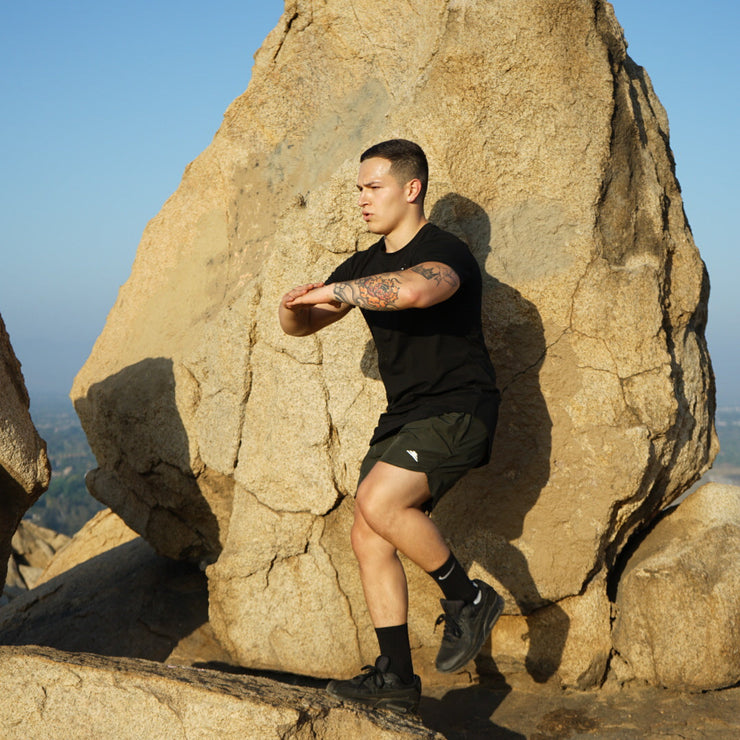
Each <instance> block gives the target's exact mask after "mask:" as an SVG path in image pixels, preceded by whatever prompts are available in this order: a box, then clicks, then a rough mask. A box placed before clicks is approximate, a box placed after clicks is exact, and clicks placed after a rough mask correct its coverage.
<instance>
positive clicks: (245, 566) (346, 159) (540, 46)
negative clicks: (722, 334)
mask: <svg viewBox="0 0 740 740" xmlns="http://www.w3.org/2000/svg"><path fill="white" fill-rule="evenodd" d="M255 59H256V61H255V66H254V69H253V74H252V80H251V82H250V85H249V88H248V89H247V91H246V92H245V93H244V95H242V96H241V97H240V98H238V99H237V100H236V101H235V102H234V103H233V104H232V105H231V107H230V108H229V110H228V111H227V113H226V116H225V118H224V122H223V124H222V126H221V128H220V130H219V131H218V133H217V135H216V136H215V138H214V140H213V142H212V144H211V145H210V146H209V147H208V149H207V150H206V151H205V152H204V153H203V154H202V155H201V156H200V157H198V159H197V160H195V162H193V163H192V164H191V165H190V166H189V167H188V168H187V170H186V172H185V175H184V177H183V181H182V183H181V186H180V188H179V189H178V191H177V192H176V193H175V194H174V195H173V196H172V197H171V198H170V199H169V200H168V202H167V203H166V204H165V206H164V207H163V209H162V211H161V212H160V213H159V215H158V216H157V217H156V218H154V219H153V221H152V222H151V223H150V224H149V225H148V227H147V229H146V231H145V234H144V237H143V239H142V242H141V245H140V246H139V250H138V253H137V257H136V261H135V263H134V267H133V270H132V274H131V277H130V278H129V280H128V282H127V283H126V284H125V286H124V287H123V288H122V289H121V292H120V294H119V297H118V300H117V302H116V304H115V306H114V307H113V310H112V311H111V313H110V315H109V317H108V321H107V323H106V326H105V329H104V331H103V333H102V334H101V336H100V337H99V339H98V341H97V342H96V344H95V347H94V349H93V352H92V354H91V356H90V358H89V359H88V361H87V363H86V364H85V366H84V367H83V368H82V370H81V371H80V373H79V375H78V376H77V378H76V380H75V384H74V387H73V391H72V395H73V399H74V401H75V405H76V408H77V410H78V412H79V414H80V418H81V420H82V423H83V426H84V428H85V430H86V432H87V434H88V438H89V440H90V444H91V446H92V448H93V451H94V452H95V454H96V456H97V460H98V465H99V467H98V469H97V470H96V471H95V472H94V473H92V474H91V476H90V478H89V485H90V488H91V491H92V492H93V494H94V495H95V496H96V497H98V498H99V499H101V500H102V501H104V502H105V503H107V504H108V505H110V506H111V507H112V508H113V509H114V510H115V511H116V512H117V513H118V514H120V516H122V517H123V518H124V519H125V521H126V522H127V523H128V524H129V525H130V526H131V527H132V528H134V529H135V530H136V531H137V532H140V533H141V534H142V535H143V536H145V537H146V538H147V540H148V541H150V542H151V543H152V544H153V545H154V547H155V548H156V549H157V550H158V551H159V552H160V553H163V554H165V555H169V556H172V557H178V558H189V559H192V560H201V561H206V562H210V563H213V564H212V565H210V567H209V570H208V571H207V572H208V578H209V592H210V613H211V620H212V623H213V626H214V628H215V630H216V632H217V634H218V637H219V639H220V640H221V642H222V643H223V644H224V645H225V646H226V647H228V649H229V650H230V652H231V653H232V655H233V656H234V658H235V659H236V660H238V661H240V662H242V663H244V664H246V665H255V666H263V667H269V668H280V669H284V670H292V671H298V672H304V671H305V672H314V673H317V674H321V675H329V674H333V675H336V674H349V673H351V672H353V671H355V670H356V669H357V663H358V660H365V661H367V660H370V659H371V658H372V657H373V652H374V649H375V648H374V638H373V634H372V629H371V626H370V624H369V621H368V619H367V616H366V612H365V608H364V604H363V597H362V591H361V587H360V584H359V580H358V575H357V569H356V565H355V563H354V561H353V557H352V554H351V551H350V548H349V538H348V532H349V527H350V522H351V518H352V505H353V502H352V493H353V490H354V486H355V481H356V476H357V472H358V468H359V463H360V460H361V458H362V455H363V452H364V449H365V446H366V443H367V440H368V437H369V435H370V432H371V430H372V428H373V426H374V424H375V421H376V418H377V415H378V413H379V412H380V411H381V410H382V407H383V405H384V393H383V389H382V386H381V384H380V382H379V380H378V375H377V367H376V364H375V359H374V354H373V350H372V347H371V345H370V344H369V334H368V332H367V331H366V329H365V327H364V325H363V323H362V319H361V317H360V316H359V312H353V313H352V314H350V315H349V316H348V317H347V318H346V319H345V320H344V321H342V322H339V323H338V324H336V325H334V326H332V327H330V328H328V329H327V330H326V331H324V332H322V333H320V334H319V335H317V336H313V337H310V338H303V339H298V338H294V337H287V336H285V335H283V334H282V332H281V331H280V328H279V326H278V323H277V320H276V307H277V304H278V300H279V297H280V296H281V294H282V293H284V292H285V290H286V289H287V288H289V287H291V286H293V285H295V284H298V283H301V282H305V281H307V280H318V279H322V278H323V277H325V276H326V275H327V274H328V273H329V272H330V270H331V269H332V268H333V267H334V266H335V265H336V264H337V263H339V262H340V261H341V260H343V259H345V258H346V257H347V256H348V255H349V254H351V253H352V252H354V251H355V250H357V249H362V248H364V247H366V246H367V245H368V244H369V243H371V241H373V240H374V238H375V237H373V236H372V235H368V234H366V233H363V230H362V224H361V221H360V219H359V217H358V214H357V212H356V210H357V209H356V205H355V196H354V194H353V190H354V188H353V183H354V180H355V177H356V167H357V158H358V155H359V153H360V152H361V151H362V150H363V149H364V148H365V147H366V146H368V145H370V144H372V143H375V142H377V141H380V140H382V139H386V138H390V137H392V136H404V137H406V138H411V139H414V140H417V141H418V142H419V143H421V144H422V145H423V147H424V148H425V150H426V151H427V154H428V155H429V159H430V165H431V173H432V175H431V180H432V184H431V186H430V190H429V195H428V211H429V213H430V216H431V219H432V220H433V221H435V222H436V223H438V224H439V225H440V226H442V227H445V228H448V229H450V230H452V231H454V232H456V233H457V234H459V235H460V236H461V237H462V238H464V239H465V240H466V241H467V242H468V244H469V245H470V247H471V249H472V251H473V253H474V254H475V256H476V257H477V259H478V260H479V262H480V264H481V266H482V268H483V271H484V284H485V295H484V324H485V333H486V338H487V341H488V344H489V347H490V350H491V355H492V357H493V361H494V364H495V365H496V368H497V371H498V376H499V380H500V385H501V389H502V393H503V403H502V407H501V416H500V424H499V429H498V432H497V437H496V442H495V445H494V454H493V459H492V462H491V464H490V465H488V466H487V467H486V468H484V469H481V470H479V471H476V472H475V473H473V474H471V475H469V476H467V477H466V479H465V480H464V481H463V482H462V483H461V484H460V485H458V486H457V487H456V488H455V489H454V490H453V491H451V492H450V494H449V495H448V496H447V497H446V498H445V499H444V500H443V502H442V503H441V505H440V506H439V508H438V510H437V512H436V513H435V517H436V519H437V521H438V522H439V524H440V526H441V527H442V529H443V531H444V532H445V534H446V536H447V537H448V538H449V539H450V541H451V543H452V545H453V548H454V549H455V551H456V552H457V554H458V557H459V558H460V559H461V560H462V561H463V562H464V564H465V565H466V566H469V567H470V570H471V572H472V574H473V575H474V576H481V577H484V578H486V579H488V580H490V581H492V582H494V583H495V584H496V586H497V588H499V589H500V590H501V591H502V592H503V593H504V594H505V596H506V603H507V605H506V613H507V614H508V615H512V616H516V615H523V616H525V617H526V616H528V615H530V614H533V613H534V612H535V611H537V610H538V609H549V610H551V611H552V609H553V607H556V608H558V609H560V610H561V611H562V612H564V613H565V614H568V613H571V612H572V613H577V612H578V609H577V608H576V607H575V605H574V604H573V603H570V602H568V604H567V607H566V605H565V601H566V600H570V599H573V598H580V595H581V594H586V593H595V592H594V591H593V589H592V588H591V584H592V583H597V582H601V581H603V577H604V573H605V571H606V570H607V569H608V568H609V567H610V566H611V564H612V563H613V562H614V561H615V559H616V556H617V555H618V553H619V551H620V550H621V548H622V547H623V545H624V543H625V542H626V541H627V539H628V538H629V537H630V535H631V534H632V533H633V532H634V531H635V530H636V529H637V528H640V527H643V526H644V525H645V523H646V522H648V521H650V520H651V519H652V518H653V517H654V516H655V514H656V512H657V511H659V510H660V509H661V508H662V507H663V506H665V505H666V504H667V503H669V502H671V501H673V500H674V499H675V498H676V497H678V496H679V495H680V494H681V493H682V492H683V491H684V490H686V489H687V488H688V486H689V485H690V484H691V483H693V482H694V481H695V480H696V479H697V478H698V477H699V476H700V474H701V473H702V472H703V471H704V470H705V469H706V468H707V466H708V465H709V463H710V462H711V460H712V459H713V456H714V455H715V454H716V449H717V443H716V436H715V433H714V428H713V408H714V388H713V379H712V371H711V367H710V361H709V357H708V354H707V349H706V343H705V338H704V327H705V320H706V307H707V295H708V280H707V275H706V270H705V268H704V265H703V263H702V260H701V258H700V256H699V253H698V251H697V249H696V246H695V245H694V242H693V240H692V237H691V232H690V229H689V226H688V224H687V222H686V218H685V215H684V212H683V207H682V202H681V195H680V190H679V186H678V183H677V182H676V178H675V173H674V166H673V158H672V155H671V151H670V149H669V145H668V121H667V118H666V114H665V111H664V110H663V108H662V107H661V105H660V102H659V101H658V99H657V97H656V96H655V94H654V92H653V90H652V87H651V84H650V80H649V78H648V76H647V74H646V73H645V71H644V70H643V69H641V68H640V67H638V66H637V65H636V64H635V63H634V62H633V61H632V60H631V59H630V58H629V57H628V56H627V54H626V44H625V41H624V38H623V35H622V30H621V28H620V26H619V24H618V23H617V21H616V20H615V18H614V14H613V10H612V8H611V6H610V5H609V4H608V3H605V2H601V1H600V0H556V1H553V0H533V2H528V3H516V2H512V1H511V0H497V1H495V2H492V1H490V0H466V1H465V2H449V0H430V2H428V3H426V4H425V6H424V12H423V13H419V12H418V9H417V8H416V7H415V6H414V4H413V3H397V4H394V5H392V6H384V7H383V10H382V12H378V8H377V7H376V6H374V5H373V4H372V3H371V4H369V5H364V6H362V7H359V6H358V7H355V6H351V5H349V4H347V3H345V2H341V0H327V2H324V3H321V4H317V3H310V2H307V1H304V0H291V2H288V3H287V5H286V11H285V13H284V15H283V17H282V18H281V20H280V23H279V24H278V26H277V28H276V29H275V30H274V31H273V32H272V33H271V34H270V35H269V36H268V38H267V40H266V41H265V43H264V45H263V46H262V48H261V49H260V51H259V52H258V53H257V55H256V58H255ZM214 561H215V562H214ZM409 577H410V586H411V590H412V594H413V598H412V604H413V609H412V612H411V615H410V625H411V631H412V640H413V644H414V646H415V650H417V652H418V651H422V652H423V651H425V650H427V651H428V650H432V649H433V646H434V645H436V644H438V640H439V635H433V634H432V624H433V621H434V617H436V614H437V612H438V605H436V599H437V596H438V594H437V591H436V586H435V585H434V584H433V583H432V582H431V581H430V579H428V577H427V576H426V575H425V574H423V573H421V572H420V571H418V569H416V568H414V567H412V566H409ZM597 601H599V600H598V599H597ZM560 602H563V603H564V605H563V606H562V608H561V607H560V606H558V604H559V603H560ZM599 603H601V602H600V601H599ZM599 609H601V606H600V607H599ZM598 613H599V614H600V613H601V611H599V612H598ZM579 619H580V618H579ZM576 621H578V620H576ZM596 622H597V623H598V624H599V627H598V629H599V630H600V631H601V632H600V635H599V637H598V638H595V639H594V640H593V642H592V643H591V644H592V646H593V652H592V654H591V655H590V656H586V655H580V657H579V658H578V660H577V661H576V662H575V663H574V664H573V665H572V666H571V668H570V669H569V673H568V675H569V676H570V679H569V682H575V683H576V684H582V683H583V682H584V681H585V680H586V679H585V678H584V676H590V675H596V674H598V673H599V670H600V669H599V666H600V665H601V662H602V654H603V644H604V641H605V640H606V639H608V630H609V625H608V620H605V619H600V618H598V619H596ZM596 622H595V623H596ZM539 623H540V624H549V623H550V622H548V621H547V618H546V617H544V616H543V618H542V620H541V621H540V622H539ZM553 623H557V624H560V625H562V623H563V620H561V619H556V620H554V622H553ZM536 635H537V638H536V639H537V640H539V641H542V640H545V641H546V640H548V639H549V638H548V633H547V630H537V631H536ZM558 639H559V642H558V644H559V645H560V646H561V648H562V650H561V652H562V654H563V655H566V654H573V655H575V653H573V652H571V653H569V650H570V648H568V647H567V636H563V635H561V636H560V637H559V638H558ZM337 641H338V642H337ZM552 652H553V651H549V654H548V651H547V650H546V649H545V648H544V647H543V646H541V645H530V646H529V648H528V652H527V654H528V656H530V657H532V656H542V661H541V662H542V665H540V666H539V667H537V666H533V667H532V670H533V671H535V670H536V671H537V672H538V673H539V674H540V675H545V674H548V673H551V672H552V670H554V668H556V667H557V666H553V661H552ZM556 652H557V651H556ZM578 666H580V668H579V667H578Z"/></svg>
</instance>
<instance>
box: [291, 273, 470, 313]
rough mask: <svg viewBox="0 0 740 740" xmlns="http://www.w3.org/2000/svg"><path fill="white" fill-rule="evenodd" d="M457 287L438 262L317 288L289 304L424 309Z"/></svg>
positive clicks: (453, 277) (457, 281) (455, 279)
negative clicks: (331, 304)
mask: <svg viewBox="0 0 740 740" xmlns="http://www.w3.org/2000/svg"><path fill="white" fill-rule="evenodd" d="M459 287H460V278H459V277H458V275H457V273H456V272H455V271H454V270H453V269H452V268H451V267H449V266H448V265H445V264H444V263H442V262H422V263H421V264H419V265H414V267H410V268H409V269H408V270H400V271H397V272H384V273H381V274H379V275H369V276H368V277H364V278H359V279H357V280H350V281H348V282H344V283H332V284H331V285H321V286H318V287H316V288H314V289H312V290H309V291H308V292H306V293H303V294H301V295H299V296H296V297H295V299H294V300H293V301H292V305H294V306H297V305H322V304H326V303H330V302H332V301H333V302H338V303H339V304H341V305H345V306H359V307H360V308H366V309H370V310H372V311H400V310H403V309H405V308H428V307H429V306H433V305H435V304H436V303H441V302H442V301H445V300H447V299H448V298H449V297H450V296H452V295H453V294H454V293H455V292H456V291H457V289H458V288H459Z"/></svg>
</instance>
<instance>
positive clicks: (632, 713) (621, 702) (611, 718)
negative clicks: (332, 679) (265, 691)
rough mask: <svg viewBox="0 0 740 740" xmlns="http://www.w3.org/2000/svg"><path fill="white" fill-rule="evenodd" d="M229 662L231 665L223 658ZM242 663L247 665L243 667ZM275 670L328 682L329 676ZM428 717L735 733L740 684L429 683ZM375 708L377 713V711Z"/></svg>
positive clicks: (658, 733) (520, 735) (524, 738)
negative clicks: (684, 689) (581, 687)
mask: <svg viewBox="0 0 740 740" xmlns="http://www.w3.org/2000/svg"><path fill="white" fill-rule="evenodd" d="M222 669H227V670H228V668H227V667H226V666H222ZM237 670H239V669H237ZM262 675H269V676H270V677H271V678H273V679H277V680H278V681H280V682H283V681H284V682H288V683H296V684H300V685H303V686H304V687H306V688H307V689H309V690H311V689H314V690H317V691H319V692H321V691H322V690H323V687H324V684H325V683H326V682H325V681H322V680H317V679H308V678H305V677H297V676H289V675H276V674H262ZM423 694H424V695H423V697H422V701H421V706H420V707H419V714H420V718H419V720H420V724H421V725H422V726H423V727H426V728H427V729H428V730H432V731H433V732H435V733H438V735H441V736H442V737H443V738H446V740H498V739H499V738H501V739H503V740H571V739H572V740H576V739H577V738H595V739H598V740H624V739H625V738H639V739H640V740H652V739H657V738H660V739H661V740H679V738H680V739H683V740H704V739H712V740H720V739H721V740H730V738H740V686H738V687H734V688H730V689H726V690H724V691H714V692H704V693H679V692H674V691H667V690H663V689H658V688H654V687H651V686H647V685H636V684H631V685H629V686H618V685H616V683H609V682H607V684H606V685H605V686H604V687H603V688H602V689H600V690H598V691H584V692H579V691H563V690H561V689H560V688H558V687H556V686H555V685H550V684H547V685H541V684H536V683H534V682H533V681H532V680H531V679H529V678H528V677H527V676H516V675H515V676H508V677H507V679H504V678H503V677H501V676H499V677H498V678H488V679H483V680H482V681H481V682H475V683H467V684H460V685H459V686H456V687H455V688H452V689H451V688H450V687H449V686H432V687H430V688H428V687H425V688H424V691H423ZM372 714H377V712H373V713H372Z"/></svg>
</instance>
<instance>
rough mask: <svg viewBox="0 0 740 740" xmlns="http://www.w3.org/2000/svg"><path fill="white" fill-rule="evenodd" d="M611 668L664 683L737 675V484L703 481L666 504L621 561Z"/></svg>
mask: <svg viewBox="0 0 740 740" xmlns="http://www.w3.org/2000/svg"><path fill="white" fill-rule="evenodd" d="M616 605H617V611H616V619H615V622H614V647H615V648H616V650H617V652H618V658H616V659H615V660H620V659H621V661H622V662H623V663H624V665H622V666H620V668H619V673H620V674H621V675H622V677H623V678H627V677H630V676H633V677H636V678H639V679H642V680H644V681H648V682H650V683H652V684H654V685H657V686H665V687H667V688H672V689H680V690H684V691H685V690H689V691H705V690H707V689H718V688H723V687H725V686H734V685H735V684H737V683H738V681H740V488H739V487H737V486H726V485H720V484H718V483H708V484H706V485H704V486H702V487H701V488H700V489H699V490H697V491H695V492H694V493H692V494H691V495H690V496H689V497H688V498H687V499H686V500H685V501H683V502H682V503H681V504H680V505H679V506H678V507H676V508H672V509H670V510H669V512H668V513H667V514H666V515H665V516H664V517H663V518H662V519H661V520H660V521H659V522H658V523H657V524H656V526H655V528H654V529H653V530H652V531H651V532H650V533H649V534H648V536H647V537H646V538H645V539H644V541H643V542H642V543H641V544H640V546H639V547H638V548H637V551H636V552H635V553H634V554H633V555H632V557H631V558H630V559H629V561H628V562H627V565H626V568H625V570H624V573H623V575H622V578H621V579H620V582H619V591H618V595H617V602H616Z"/></svg>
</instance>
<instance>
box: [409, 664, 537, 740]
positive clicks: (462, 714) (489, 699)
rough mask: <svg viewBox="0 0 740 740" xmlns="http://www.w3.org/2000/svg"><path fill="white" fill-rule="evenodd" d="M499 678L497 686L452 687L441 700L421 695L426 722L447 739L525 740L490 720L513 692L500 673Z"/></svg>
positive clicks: (420, 710) (423, 718) (422, 711)
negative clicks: (499, 739)
mask: <svg viewBox="0 0 740 740" xmlns="http://www.w3.org/2000/svg"><path fill="white" fill-rule="evenodd" d="M497 678H498V679H499V680H498V681H496V682H495V685H489V683H488V682H487V683H486V685H476V686H467V687H465V688H459V689H451V690H450V691H448V692H447V693H446V694H445V695H444V696H443V697H442V698H441V699H436V698H432V697H427V696H424V697H422V700H421V705H420V707H419V712H420V714H421V717H422V720H423V722H424V724H425V725H426V726H427V727H428V728H429V729H431V730H435V731H436V732H439V733H441V734H442V735H444V737H445V738H446V739H447V740H488V739H491V740H494V739H496V740H497V739H498V738H501V740H525V736H524V735H522V734H520V733H518V732H514V731H513V730H509V729H507V728H505V727H501V726H500V725H497V724H495V723H494V722H493V721H492V720H491V717H492V716H493V714H494V712H495V711H496V709H498V707H499V705H500V704H501V703H502V702H503V701H504V699H506V696H507V694H508V693H509V692H510V691H511V688H510V687H509V686H508V685H507V684H506V682H505V681H504V680H503V677H502V676H500V674H499V676H498V677H497Z"/></svg>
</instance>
